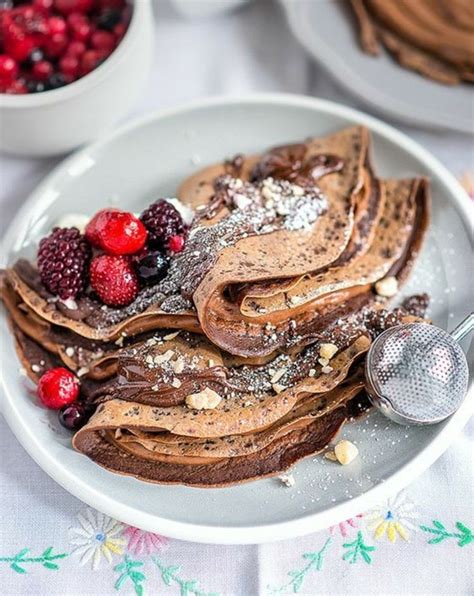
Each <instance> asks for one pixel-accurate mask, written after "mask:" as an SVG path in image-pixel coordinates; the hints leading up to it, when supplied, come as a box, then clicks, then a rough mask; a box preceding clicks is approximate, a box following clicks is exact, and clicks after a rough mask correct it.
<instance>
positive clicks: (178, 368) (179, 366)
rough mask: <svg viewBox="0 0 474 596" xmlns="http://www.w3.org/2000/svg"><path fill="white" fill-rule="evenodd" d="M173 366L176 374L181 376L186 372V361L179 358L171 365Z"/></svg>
mask: <svg viewBox="0 0 474 596" xmlns="http://www.w3.org/2000/svg"><path fill="white" fill-rule="evenodd" d="M171 366H172V367H173V370H174V372H175V373H176V374H177V375H179V373H182V372H183V370H184V360H183V359H182V358H178V359H177V360H176V361H175V362H172V363H171Z"/></svg>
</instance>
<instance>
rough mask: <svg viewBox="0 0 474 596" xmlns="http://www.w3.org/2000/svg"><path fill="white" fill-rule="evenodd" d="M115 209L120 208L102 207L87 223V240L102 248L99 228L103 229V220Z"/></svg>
mask: <svg viewBox="0 0 474 596" xmlns="http://www.w3.org/2000/svg"><path fill="white" fill-rule="evenodd" d="M115 211H120V210H119V209H116V208H115V207H107V208H106V209H101V210H100V211H97V213H96V214H95V215H94V217H93V218H92V219H91V220H90V222H89V223H88V224H87V226H86V230H85V235H86V238H87V240H88V241H89V242H90V243H91V244H92V246H97V247H98V248H102V246H101V244H100V238H99V229H102V220H103V218H104V217H105V216H106V214H108V213H113V212H115Z"/></svg>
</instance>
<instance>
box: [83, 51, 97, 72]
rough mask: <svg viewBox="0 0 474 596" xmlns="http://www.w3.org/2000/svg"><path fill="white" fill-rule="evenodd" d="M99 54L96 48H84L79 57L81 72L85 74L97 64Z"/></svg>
mask: <svg viewBox="0 0 474 596" xmlns="http://www.w3.org/2000/svg"><path fill="white" fill-rule="evenodd" d="M100 59H101V55H100V53H99V52H98V51H97V50H86V51H85V52H84V54H83V55H82V59H81V72H82V74H87V73H89V72H91V71H93V70H94V68H96V67H97V65H98V64H99V61H100Z"/></svg>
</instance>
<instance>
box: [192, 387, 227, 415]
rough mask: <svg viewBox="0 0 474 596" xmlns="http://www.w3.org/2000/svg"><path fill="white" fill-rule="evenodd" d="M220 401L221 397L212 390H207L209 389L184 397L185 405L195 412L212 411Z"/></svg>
mask: <svg viewBox="0 0 474 596" xmlns="http://www.w3.org/2000/svg"><path fill="white" fill-rule="evenodd" d="M221 401H222V397H221V396H220V395H219V394H218V393H216V392H215V391H213V390H212V389H209V387H206V388H205V389H203V390H202V391H199V393H192V394H191V395H188V396H187V397H186V405H187V406H188V407H189V408H194V409H195V410H212V409H214V408H216V407H217V406H218V405H219V404H220V402H221Z"/></svg>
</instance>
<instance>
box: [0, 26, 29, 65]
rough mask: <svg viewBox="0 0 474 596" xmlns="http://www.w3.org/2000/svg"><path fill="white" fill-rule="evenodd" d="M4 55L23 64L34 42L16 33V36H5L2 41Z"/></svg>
mask: <svg viewBox="0 0 474 596" xmlns="http://www.w3.org/2000/svg"><path fill="white" fill-rule="evenodd" d="M3 44H4V47H5V53H6V54H8V55H9V56H10V57H11V58H14V59H15V60H18V62H23V60H26V59H27V58H28V56H29V55H30V54H31V51H32V50H33V48H34V41H33V38H32V37H31V36H30V35H24V34H23V33H17V34H16V35H6V36H5V39H4V40H3Z"/></svg>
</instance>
